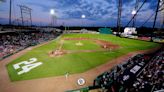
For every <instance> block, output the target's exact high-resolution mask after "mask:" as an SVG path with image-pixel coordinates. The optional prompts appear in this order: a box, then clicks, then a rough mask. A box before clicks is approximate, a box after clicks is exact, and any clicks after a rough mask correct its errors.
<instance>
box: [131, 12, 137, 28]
mask: <svg viewBox="0 0 164 92" xmlns="http://www.w3.org/2000/svg"><path fill="white" fill-rule="evenodd" d="M136 13H137V11H136V10H135V9H134V10H132V17H133V16H135V15H136ZM134 23H135V17H134V18H133V27H134Z"/></svg>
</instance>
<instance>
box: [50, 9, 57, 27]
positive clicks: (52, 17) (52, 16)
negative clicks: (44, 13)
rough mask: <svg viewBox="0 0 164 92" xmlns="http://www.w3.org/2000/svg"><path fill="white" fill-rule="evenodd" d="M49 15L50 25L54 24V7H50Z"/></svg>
mask: <svg viewBox="0 0 164 92" xmlns="http://www.w3.org/2000/svg"><path fill="white" fill-rule="evenodd" d="M50 15H51V26H54V23H55V18H56V15H55V10H54V9H50Z"/></svg>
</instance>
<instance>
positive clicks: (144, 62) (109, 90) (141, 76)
mask: <svg viewBox="0 0 164 92" xmlns="http://www.w3.org/2000/svg"><path fill="white" fill-rule="evenodd" d="M93 85H94V87H95V88H102V89H103V90H104V92H154V91H157V90H163V91H162V92H164V51H162V52H158V54H155V55H154V54H138V55H136V56H134V57H132V58H130V59H129V60H128V61H127V62H124V63H122V64H120V65H117V66H116V67H114V68H113V69H111V70H110V71H107V72H104V73H103V74H101V75H99V76H98V77H97V78H96V79H95V80H94V84H93Z"/></svg>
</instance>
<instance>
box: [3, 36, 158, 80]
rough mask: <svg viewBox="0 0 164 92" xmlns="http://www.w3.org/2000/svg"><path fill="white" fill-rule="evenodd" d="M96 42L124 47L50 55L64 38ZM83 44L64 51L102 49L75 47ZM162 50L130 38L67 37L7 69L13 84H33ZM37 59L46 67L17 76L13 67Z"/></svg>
mask: <svg viewBox="0 0 164 92" xmlns="http://www.w3.org/2000/svg"><path fill="white" fill-rule="evenodd" d="M77 37H85V38H96V39H101V40H105V41H109V42H112V43H113V44H117V45H120V48H119V49H117V50H114V51H111V52H107V51H106V52H89V53H85V52H83V53H71V54H65V55H63V56H60V57H49V56H48V52H49V51H52V50H55V49H57V48H58V47H59V44H60V41H61V39H63V38H77ZM76 42H79V41H70V40H69V41H64V44H63V49H66V50H94V49H100V46H98V45H97V44H95V43H93V42H91V41H86V40H84V41H81V42H82V43H83V44H84V46H82V47H79V46H78V47H77V46H76V45H75V43H76ZM156 46H159V44H157V43H152V42H145V41H139V40H132V39H126V38H119V37H115V36H112V35H103V34H101V35H100V34H66V35H62V36H61V37H60V38H59V39H56V40H53V41H51V42H49V44H46V45H43V46H40V47H38V48H35V49H33V50H31V51H28V52H27V53H26V54H24V55H22V56H21V57H19V58H17V59H16V60H13V61H12V62H11V63H9V64H8V65H7V66H6V67H7V70H8V73H9V76H10V79H11V81H19V80H29V79H35V78H43V77H51V76H60V75H64V74H66V73H67V72H68V73H70V74H74V73H82V72H85V71H87V70H89V69H92V68H94V67H96V66H99V65H101V64H104V63H106V62H108V61H109V60H111V59H114V58H117V57H119V56H121V55H125V54H127V53H129V52H133V51H138V50H146V49H150V48H154V47H156ZM33 57H35V58H37V59H38V61H39V62H42V63H43V64H42V65H40V66H38V67H36V68H34V69H32V70H31V71H30V72H28V73H25V74H22V75H17V72H18V71H20V69H19V70H15V69H14V68H13V64H16V63H18V62H22V61H25V60H28V59H30V58H33Z"/></svg>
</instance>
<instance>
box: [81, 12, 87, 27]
mask: <svg viewBox="0 0 164 92" xmlns="http://www.w3.org/2000/svg"><path fill="white" fill-rule="evenodd" d="M81 18H82V19H85V18H86V16H85V15H84V14H82V15H81ZM83 22H84V21H83V20H82V25H83V24H84V23H83Z"/></svg>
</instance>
